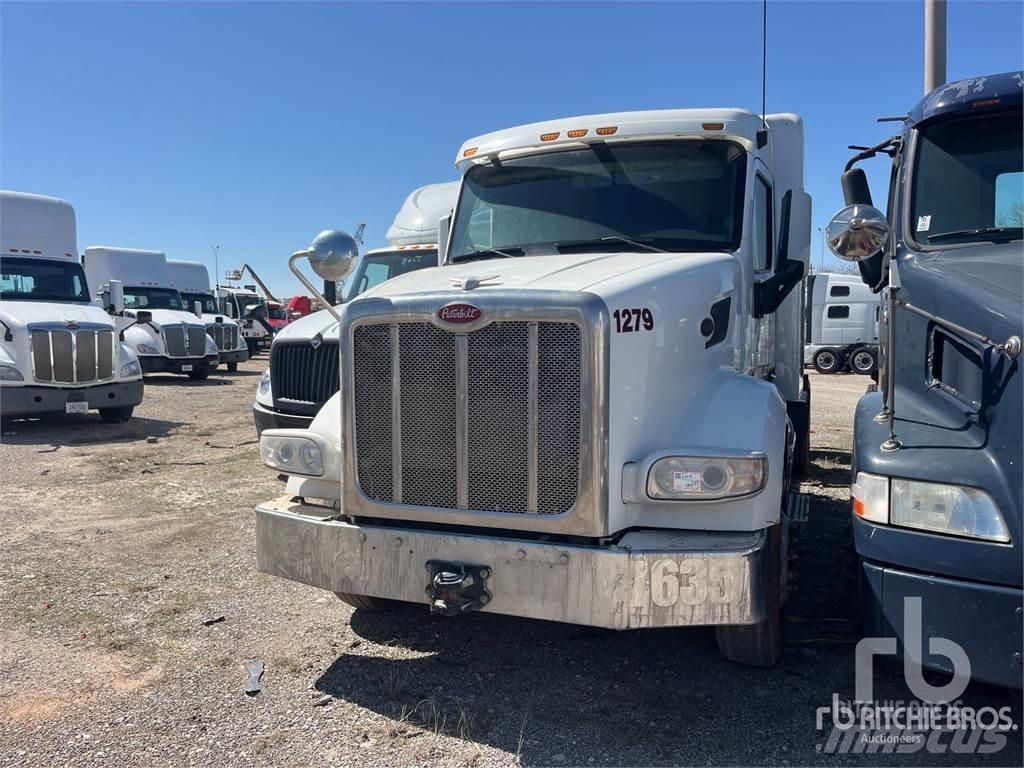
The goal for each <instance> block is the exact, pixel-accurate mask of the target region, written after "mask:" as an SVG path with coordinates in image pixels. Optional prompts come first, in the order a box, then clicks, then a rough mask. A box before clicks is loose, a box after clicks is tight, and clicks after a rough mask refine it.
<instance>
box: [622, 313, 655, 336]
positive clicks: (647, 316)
mask: <svg viewBox="0 0 1024 768" xmlns="http://www.w3.org/2000/svg"><path fill="white" fill-rule="evenodd" d="M612 317H613V318H614V319H615V332H616V333H637V332H638V331H653V330H654V313H653V312H651V310H650V309H648V308H647V307H643V308H641V309H616V310H615V311H614V312H612Z"/></svg>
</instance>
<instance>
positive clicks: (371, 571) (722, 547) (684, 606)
mask: <svg viewBox="0 0 1024 768" xmlns="http://www.w3.org/2000/svg"><path fill="white" fill-rule="evenodd" d="M765 543H766V536H765V532H764V531H754V532H750V533H708V532H703V531H666V530H653V529H650V530H639V531H632V532H630V533H627V534H625V535H624V536H623V537H622V538H621V539H620V540H619V541H618V543H617V544H614V545H603V546H596V545H595V546H583V545H577V544H567V543H554V542H540V541H535V540H526V539H514V538H499V537H496V536H484V535H471V534H467V533H451V532H446V531H445V532H442V531H425V530H413V529H405V528H393V527H384V526H377V525H361V524H360V525H353V524H350V523H346V522H343V521H342V520H340V519H338V518H337V512H335V511H333V510H330V509H326V508H324V507H316V506H312V505H307V504H302V503H298V502H295V501H293V500H292V498H291V497H288V496H285V497H281V498H279V499H276V500H274V501H270V502H267V503H265V504H261V505H260V506H258V507H257V508H256V565H257V567H258V568H259V569H260V570H261V571H263V572H265V573H269V574H271V575H274V576H280V577H282V578H285V579H291V580H292V581H298V582H300V583H302V584H308V585H310V586H314V587H319V588H321V589H327V590H330V591H332V592H346V593H350V594H358V595H369V596H372V597H382V598H389V599H393V600H402V601H406V602H411V603H423V604H427V603H429V600H428V598H427V591H426V590H427V585H428V581H429V576H428V566H427V564H428V562H432V561H435V562H436V561H441V562H444V563H456V564H463V565H472V566H485V567H486V568H488V569H489V570H490V575H489V577H488V578H487V583H486V588H487V590H488V592H489V593H490V596H491V597H490V600H489V602H488V603H487V604H486V605H485V606H484V607H483V609H482V610H484V611H486V612H489V613H500V614H506V615H511V616H520V617H524V618H532V619H544V620H548V621H560V622H566V623H570V624H582V625H586V626H591V627H605V628H608V629H636V628H653V627H681V626H697V625H721V624H753V623H756V622H758V621H761V620H763V619H764V618H766V616H767V600H766V597H767V593H768V584H769V580H768V572H767V566H768V558H767V556H766V546H765Z"/></svg>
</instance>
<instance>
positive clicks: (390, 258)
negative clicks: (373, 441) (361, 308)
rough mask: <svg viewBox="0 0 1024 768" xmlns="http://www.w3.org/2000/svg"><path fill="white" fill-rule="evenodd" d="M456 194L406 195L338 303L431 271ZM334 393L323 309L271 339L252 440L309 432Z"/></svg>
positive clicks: (329, 321) (333, 327)
mask: <svg viewBox="0 0 1024 768" xmlns="http://www.w3.org/2000/svg"><path fill="white" fill-rule="evenodd" d="M457 192H458V184H457V183H456V182H445V183H441V184H428V185H426V186H423V187H419V188H418V189H416V190H414V191H413V192H412V193H410V195H409V196H408V197H407V198H406V200H405V202H404V203H403V205H402V207H401V209H399V211H398V213H397V214H396V215H395V219H394V221H393V222H392V224H391V226H390V227H389V228H388V231H387V239H388V242H389V245H388V246H386V247H384V248H375V249H372V250H369V251H366V252H365V253H364V254H363V255H362V256H361V257H360V258H359V260H358V262H357V264H356V266H355V268H354V269H353V270H352V272H351V273H350V274H349V275H348V276H347V277H346V278H345V281H344V284H343V285H342V286H341V290H340V291H339V297H340V298H341V303H345V302H348V301H351V300H353V299H354V298H356V297H357V296H360V295H362V294H364V293H367V292H368V291H371V290H373V289H374V288H376V287H377V286H378V285H380V284H381V283H384V282H386V281H388V280H390V279H391V278H393V277H397V276H398V275H404V274H406V273H407V272H413V271H416V270H419V269H426V268H428V267H436V266H437V265H438V256H437V222H438V220H439V219H440V218H441V217H442V216H445V215H447V214H448V213H449V212H450V211H451V209H452V206H453V205H454V204H455V196H456V194H457ZM337 391H338V323H337V320H336V319H335V318H334V316H333V315H332V314H331V312H330V311H328V310H326V309H324V310H320V311H319V312H314V313H313V314H311V315H307V316H305V317H302V318H298V319H296V320H295V321H293V322H292V323H291V324H290V325H289V326H288V327H287V328H285V329H283V330H282V331H281V332H280V333H279V334H278V335H277V337H276V338H275V339H274V343H273V345H272V347H271V350H270V367H269V368H268V369H267V372H266V373H264V375H263V379H262V381H261V382H260V385H259V387H258V388H257V392H256V402H255V403H253V418H254V420H255V422H256V432H257V434H260V433H262V432H263V430H264V429H273V428H276V427H299V428H303V427H308V426H310V424H311V423H312V421H313V418H314V417H315V416H316V414H317V413H319V412H320V409H321V408H322V407H323V405H324V403H326V402H327V401H328V400H329V399H330V398H331V397H333V396H334V394H335V393H336V392H337Z"/></svg>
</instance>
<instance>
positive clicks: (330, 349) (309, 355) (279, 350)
mask: <svg viewBox="0 0 1024 768" xmlns="http://www.w3.org/2000/svg"><path fill="white" fill-rule="evenodd" d="M270 371H271V375H270V386H271V390H272V392H273V397H274V407H275V408H277V409H278V410H280V411H285V412H291V413H298V414H303V415H307V416H313V415H316V413H317V411H319V410H320V406H322V405H323V404H324V403H325V402H327V401H328V400H330V399H331V398H332V397H333V396H334V393H335V392H337V391H338V342H337V341H323V342H321V343H320V345H319V346H318V347H314V346H313V345H312V344H311V343H310V342H308V341H293V342H278V343H276V344H274V345H273V346H272V347H271V348H270Z"/></svg>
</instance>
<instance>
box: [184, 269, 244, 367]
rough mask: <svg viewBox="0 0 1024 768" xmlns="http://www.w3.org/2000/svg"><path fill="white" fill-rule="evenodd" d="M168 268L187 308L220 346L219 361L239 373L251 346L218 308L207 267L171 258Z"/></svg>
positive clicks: (232, 322)
mask: <svg viewBox="0 0 1024 768" xmlns="http://www.w3.org/2000/svg"><path fill="white" fill-rule="evenodd" d="M167 266H168V267H170V269H171V277H172V278H173V279H174V283H175V285H176V286H177V288H178V292H179V293H180V294H181V299H182V302H184V304H185V307H186V309H189V310H191V311H192V312H195V313H196V314H197V315H198V316H199V318H200V319H201V320H202V321H203V322H204V323H205V324H206V332H207V333H208V334H209V335H210V338H212V339H213V341H214V343H215V344H216V345H217V349H218V353H219V354H218V360H219V361H220V362H221V364H223V365H224V366H226V367H227V369H228V370H229V371H237V370H238V364H239V363H244V362H245V361H246V360H248V359H249V345H248V344H246V343H245V339H244V338H243V337H242V330H241V327H240V326H239V325H238V323H236V322H235V321H234V320H232V319H231V318H229V317H225V316H224V313H223V312H222V311H221V309H220V307H219V306H218V304H217V299H216V297H215V296H214V295H213V289H212V288H211V287H210V273H209V272H208V271H207V269H206V265H205V264H203V263H201V262H198V261H180V260H177V259H168V260H167Z"/></svg>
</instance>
